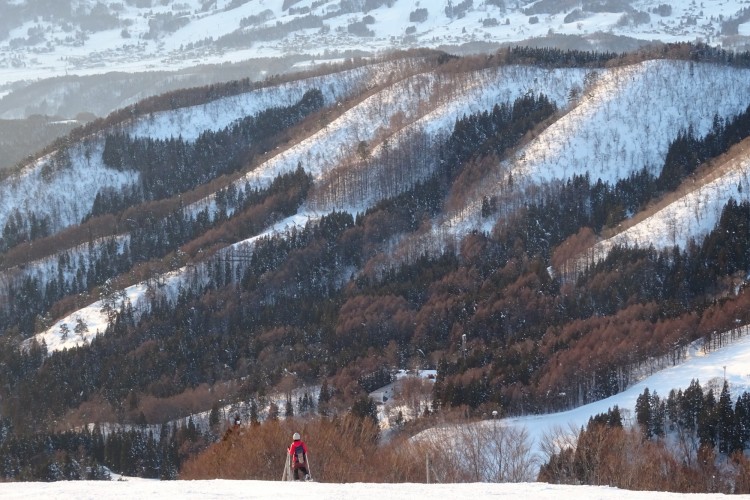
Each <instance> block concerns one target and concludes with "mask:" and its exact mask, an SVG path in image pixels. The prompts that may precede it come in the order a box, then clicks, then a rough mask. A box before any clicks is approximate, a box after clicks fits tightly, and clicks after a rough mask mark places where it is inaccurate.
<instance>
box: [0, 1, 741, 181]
mask: <svg viewBox="0 0 750 500" xmlns="http://www.w3.org/2000/svg"><path fill="white" fill-rule="evenodd" d="M747 17H748V14H747V12H746V10H745V7H744V4H743V3H742V2H740V1H739V0H729V1H726V2H719V1H718V0H709V1H704V2H701V3H700V5H698V4H696V3H695V2H690V1H688V0H681V1H678V2H670V3H662V2H659V1H658V0H656V1H632V0H619V1H612V2H606V3H604V2H592V1H584V2H565V1H562V0H560V1H550V0H541V1H537V2H529V1H517V2H511V1H505V0H463V1H460V2H459V1H442V0H441V1H438V2H429V3H428V2H420V1H419V0H299V1H290V0H264V1H248V0H212V1H207V0H184V1H179V0H126V1H124V2H113V3H104V2H97V1H94V0H83V1H75V2H73V1H70V0H64V1H55V2H49V1H44V0H20V1H15V0H14V1H11V0H3V1H0V119H23V118H27V117H29V116H31V115H36V114H38V115H48V116H59V117H62V118H65V119H75V118H76V116H77V115H78V114H79V113H92V114H94V115H96V116H99V117H103V116H106V115H107V114H109V113H110V112H111V111H113V110H115V109H118V108H121V107H123V106H127V105H129V104H132V103H134V102H136V101H138V100H139V99H142V98H145V97H148V96H152V95H157V94H161V93H164V92H168V91H171V90H174V89H178V88H185V87H195V86H202V85H208V84H212V83H217V82H225V81H230V80H234V79H241V78H250V79H253V80H259V79H262V78H264V77H266V76H268V75H273V74H278V73H285V72H288V71H290V70H293V69H294V68H295V67H298V65H300V64H302V65H309V64H316V63H320V62H325V61H335V60H340V59H341V58H345V57H358V56H368V55H373V54H376V53H379V52H382V51H387V50H393V49H401V50H402V49H409V48H416V47H433V48H442V49H445V50H448V51H451V52H455V53H473V52H474V53H475V52H490V51H493V50H495V49H496V48H498V47H500V46H502V45H505V44H513V43H524V44H527V45H531V46H537V47H539V46H542V47H544V46H549V47H557V48H562V49H577V50H597V49H598V50H609V51H618V52H621V51H631V50H635V49H637V48H638V47H641V46H643V45H644V44H647V43H653V42H674V41H690V42H695V41H703V42H706V43H709V44H712V45H716V46H721V47H725V48H729V49H743V48H744V47H745V46H746V44H747V40H748V38H747V37H746V36H745V31H746V29H745V28H744V26H745V21H747ZM243 61H244V62H243ZM230 62H241V63H240V64H231V65H230V64H227V63H230ZM115 72H116V73H115ZM22 126H25V125H22ZM66 131H67V127H63V128H61V127H53V128H50V127H46V128H45V129H44V131H43V132H42V131H35V132H34V134H33V135H34V136H35V138H39V137H40V136H42V135H43V136H44V137H46V138H48V139H49V140H47V139H45V140H41V141H40V140H33V141H22V142H21V143H18V142H14V144H13V147H12V148H11V149H9V148H8V146H6V145H3V144H0V156H2V157H3V160H2V164H0V166H8V165H12V164H14V163H15V162H16V161H17V160H18V159H20V158H23V157H25V156H27V155H29V154H32V153H33V152H34V150H35V149H38V148H41V147H43V146H45V145H46V144H48V143H49V142H50V141H51V140H52V139H54V138H55V137H58V136H59V135H61V134H63V133H65V132H66ZM0 142H7V141H0Z"/></svg>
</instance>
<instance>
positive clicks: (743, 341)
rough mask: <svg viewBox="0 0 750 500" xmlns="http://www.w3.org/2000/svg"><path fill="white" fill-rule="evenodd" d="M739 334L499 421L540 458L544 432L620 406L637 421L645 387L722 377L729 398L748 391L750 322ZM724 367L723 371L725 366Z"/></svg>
mask: <svg viewBox="0 0 750 500" xmlns="http://www.w3.org/2000/svg"><path fill="white" fill-rule="evenodd" d="M738 331H741V334H742V335H743V336H742V337H741V338H740V339H739V340H737V341H735V342H734V343H730V344H728V345H726V346H725V347H722V348H721V349H717V350H715V351H712V352H710V353H708V354H706V353H705V352H704V351H703V349H702V341H696V342H695V343H693V344H692V345H691V346H690V349H689V351H688V354H687V357H686V360H685V361H684V362H683V363H681V364H678V365H676V366H671V367H669V368H666V369H663V370H660V371H657V372H655V373H654V374H653V375H651V376H648V377H645V378H643V379H642V380H641V381H639V382H637V383H635V384H633V385H632V386H630V387H629V388H628V389H626V390H625V391H623V392H621V393H619V394H616V395H614V396H610V397H608V398H606V399H602V400H600V401H596V402H594V403H590V404H587V405H583V406H579V407H578V408H575V409H573V410H569V411H564V412H559V413H549V414H542V415H528V416H522V417H509V418H505V419H500V420H498V422H497V423H498V425H503V426H507V427H514V428H518V429H525V430H526V431H527V433H528V437H529V444H530V445H531V450H532V453H533V454H535V455H536V456H537V457H538V458H539V459H540V460H544V459H545V458H546V457H544V456H543V454H542V446H541V444H542V442H543V440H544V439H545V436H554V435H556V434H559V433H560V432H562V434H570V433H572V432H573V430H577V429H580V428H581V427H585V426H586V424H587V423H588V421H589V418H591V417H593V416H594V415H597V414H600V413H606V412H607V410H609V409H611V408H613V407H614V406H615V405H616V406H618V407H619V408H620V410H621V412H622V415H623V419H624V423H626V424H630V425H633V424H635V418H634V409H635V402H636V399H637V398H638V396H639V395H640V394H642V393H643V391H644V389H646V388H648V389H649V392H651V394H658V395H659V396H661V397H663V398H666V397H667V396H668V395H669V391H671V390H672V389H675V390H677V389H682V390H685V389H686V388H687V387H688V386H689V385H690V382H691V381H692V380H697V381H698V382H700V384H701V386H703V387H712V388H713V389H714V392H716V393H718V392H720V391H721V387H722V384H723V380H724V376H725V374H726V379H727V381H728V382H729V389H730V392H731V394H732V397H733V398H737V397H739V395H740V394H742V393H743V392H746V391H750V326H747V325H746V326H742V327H738ZM725 369H726V371H725ZM494 424H495V422H492V421H484V422H481V423H479V424H470V425H480V426H491V425H494ZM455 430H456V429H455V428H453V429H452V428H450V427H448V428H436V429H429V430H426V431H423V432H422V433H420V434H418V435H417V436H416V439H434V438H435V434H436V433H437V436H438V437H439V436H443V438H448V437H450V436H451V434H452V433H453V432H455Z"/></svg>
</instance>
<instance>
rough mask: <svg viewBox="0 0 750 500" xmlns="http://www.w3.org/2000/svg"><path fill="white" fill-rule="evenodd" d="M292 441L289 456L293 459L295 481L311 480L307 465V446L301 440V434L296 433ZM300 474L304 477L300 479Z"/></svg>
mask: <svg viewBox="0 0 750 500" xmlns="http://www.w3.org/2000/svg"><path fill="white" fill-rule="evenodd" d="M292 439H293V440H294V441H293V442H292V444H291V445H289V456H290V457H291V467H292V472H293V473H294V480H295V481H298V480H300V479H310V468H309V467H308V464H307V445H306V444H305V442H304V441H302V439H300V435H299V432H295V433H294V435H293V436H292ZM300 474H301V475H302V477H300Z"/></svg>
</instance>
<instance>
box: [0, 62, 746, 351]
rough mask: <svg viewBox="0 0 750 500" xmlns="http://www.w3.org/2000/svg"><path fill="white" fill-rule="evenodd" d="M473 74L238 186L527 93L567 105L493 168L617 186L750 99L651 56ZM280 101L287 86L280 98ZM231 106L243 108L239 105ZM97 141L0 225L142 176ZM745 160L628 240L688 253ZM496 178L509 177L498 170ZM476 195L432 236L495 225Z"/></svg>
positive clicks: (20, 182)
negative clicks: (111, 164)
mask: <svg viewBox="0 0 750 500" xmlns="http://www.w3.org/2000/svg"><path fill="white" fill-rule="evenodd" d="M384 64H386V65H387V63H384ZM385 73H387V71H385V68H384V67H382V66H377V65H376V66H374V67H373V68H369V69H356V70H350V71H347V72H344V73H343V74H342V75H341V76H342V77H341V79H340V80H338V79H337V78H336V75H333V76H325V77H321V78H320V79H317V80H316V79H312V80H305V81H302V82H299V83H297V82H295V83H293V84H285V88H286V89H287V90H290V92H291V93H292V94H293V95H295V96H296V95H301V93H302V92H303V91H304V89H306V88H309V87H310V86H315V85H320V84H322V87H324V88H327V89H328V90H326V92H328V95H329V98H331V99H336V98H337V96H342V95H345V94H347V93H348V92H350V91H352V90H353V87H357V86H360V85H367V84H368V83H369V82H370V81H373V82H374V81H378V80H379V79H382V78H385V76H383V75H384V74H385ZM466 76H467V78H466V80H465V81H464V82H465V83H464V84H463V85H458V86H451V85H449V86H448V87H446V86H445V83H446V77H445V76H443V77H442V78H443V80H442V81H443V86H442V87H440V85H438V84H437V83H436V82H437V77H436V75H435V74H434V73H431V72H428V73H420V74H416V75H414V76H410V77H407V78H405V79H402V80H400V81H396V82H393V83H391V84H389V85H386V86H385V87H384V88H383V89H382V90H379V91H378V92H376V93H374V94H373V95H371V96H369V97H366V98H365V99H363V100H362V101H361V102H359V103H357V104H355V105H354V106H353V107H351V108H350V109H348V110H346V111H344V112H343V114H341V116H339V117H337V118H335V119H334V120H333V121H332V122H331V123H329V124H328V125H327V126H325V127H323V128H322V129H320V130H319V131H318V132H316V133H314V134H312V135H311V136H310V137H308V138H306V139H303V140H302V141H301V142H299V143H296V144H293V145H292V146H289V147H288V148H287V149H279V150H277V152H275V154H272V155H271V156H269V159H268V160H267V161H266V162H265V163H263V164H261V165H260V166H259V167H257V168H256V169H254V170H253V171H251V172H249V173H248V174H246V175H245V176H244V177H242V178H240V179H239V180H238V181H236V185H237V187H238V189H244V185H245V183H246V182H249V183H250V185H251V186H253V187H263V186H265V185H267V184H268V183H270V182H271V181H272V180H273V178H275V177H276V176H278V175H279V174H282V173H286V172H290V171H293V170H294V169H296V168H297V166H298V165H299V164H301V165H302V166H303V168H305V170H306V171H307V172H309V173H311V174H312V175H313V176H314V178H315V180H316V182H322V181H324V180H325V178H326V176H327V175H331V173H332V172H334V171H335V169H336V168H337V167H338V166H339V165H342V164H345V163H346V162H347V161H350V159H351V157H352V156H354V155H356V145H357V144H359V142H360V141H366V142H371V145H372V146H373V150H372V151H373V155H374V156H377V155H378V154H379V151H380V149H379V147H380V141H382V140H383V137H382V133H380V132H379V131H380V130H383V129H385V127H387V126H388V125H389V122H390V120H391V117H392V116H394V115H396V114H401V115H402V116H403V117H404V121H405V123H406V124H407V125H406V127H405V128H404V129H402V130H401V131H396V132H395V135H394V136H391V139H393V138H394V137H398V135H399V134H401V133H405V130H407V129H409V128H421V129H422V130H424V131H426V132H427V133H428V134H430V135H432V136H436V135H439V134H447V133H449V132H450V131H451V130H452V127H453V124H454V123H455V120H456V119H457V118H460V117H462V116H464V115H466V114H469V113H474V112H477V111H482V110H489V109H490V108H491V107H492V106H493V105H495V104H500V103H505V102H512V101H513V100H514V99H515V98H517V97H519V96H521V95H524V94H526V93H528V92H532V93H535V94H537V93H544V94H545V95H548V96H549V97H550V99H552V100H553V101H554V102H555V103H557V104H558V106H559V107H560V108H561V110H562V112H561V116H560V118H559V119H557V120H556V121H555V122H554V123H553V124H552V125H551V126H550V127H548V128H547V129H545V130H543V131H542V132H541V133H540V134H539V135H538V136H537V137H536V138H534V139H533V140H531V141H530V142H529V143H528V144H527V145H526V146H525V147H524V148H522V150H521V151H520V152H519V153H518V155H517V156H516V157H515V158H513V159H511V160H510V161H506V162H503V163H502V164H500V165H498V167H497V171H498V172H501V173H502V172H507V171H512V172H513V174H514V178H515V179H516V183H517V184H521V183H523V182H525V183H526V184H530V183H538V182H543V181H548V180H564V179H567V178H569V177H570V176H571V175H573V174H584V173H586V172H589V175H590V176H591V177H592V180H593V179H596V178H598V177H602V178H603V179H605V180H607V181H609V182H613V181H616V180H617V179H620V178H623V177H625V176H627V175H628V174H629V173H630V172H631V171H632V170H634V169H636V168H640V167H642V166H644V165H645V166H649V167H651V168H654V169H655V168H660V166H661V163H663V159H664V157H665V155H666V151H667V147H668V145H669V142H670V141H671V140H673V139H674V138H675V137H676V136H677V134H678V133H679V132H680V131H681V130H685V129H686V128H687V127H688V126H692V127H693V129H694V131H695V133H696V135H701V134H705V133H706V132H707V131H708V130H709V128H710V126H711V124H712V121H713V117H714V116H715V115H718V116H720V117H722V118H729V117H732V116H734V115H736V114H738V113H739V112H741V111H744V110H745V108H746V107H747V106H748V104H750V70H741V69H734V68H728V67H719V66H715V65H712V64H696V63H690V62H680V61H663V60H655V61H647V62H644V63H639V64H635V65H632V66H627V67H624V68H618V69H612V70H597V71H596V75H594V74H592V73H591V72H589V71H586V70H581V69H556V70H547V69H541V68H536V67H526V66H510V67H500V68H496V69H492V70H484V71H479V72H475V73H472V74H469V75H466ZM587 82H588V83H587ZM446 89H449V90H446ZM571 89H580V90H581V91H580V92H579V95H580V97H579V98H578V101H577V103H574V104H573V106H572V108H570V109H568V107H567V106H568V95H569V93H570V92H571ZM284 94H285V93H284V92H280V93H279V94H278V95H284ZM276 95H277V91H276V90H274V89H261V90H259V91H254V92H250V93H248V94H245V95H242V96H237V97H233V98H226V99H220V100H218V101H215V102H212V103H209V104H206V105H203V106H197V107H195V108H186V109H182V110H176V111H172V112H168V113H167V112H165V113H161V114H155V115H154V116H153V117H148V118H143V119H141V120H139V121H137V122H136V123H134V124H132V125H131V127H132V128H131V130H133V133H138V134H140V133H144V134H145V133H148V134H154V135H155V136H158V137H168V136H173V135H175V134H178V133H183V132H184V134H185V135H184V137H185V136H187V137H195V136H196V135H197V133H199V132H200V131H201V130H206V129H215V128H217V127H220V126H224V125H222V124H224V123H227V121H226V120H227V119H226V118H225V117H224V115H225V114H226V115H229V116H231V117H233V118H236V117H238V116H240V115H242V114H244V113H246V112H250V111H251V110H253V109H254V110H259V109H263V108H264V107H267V106H270V105H273V102H274V99H275V98H276ZM436 95H439V96H440V97H438V102H437V103H433V104H436V105H434V106H432V107H430V108H427V111H426V112H421V111H420V108H421V107H420V105H419V104H420V103H426V102H428V101H430V100H433V99H435V96H436ZM235 108H236V109H239V110H240V111H234V110H235ZM101 147H102V146H101V142H100V141H99V142H97V141H90V142H89V145H88V147H86V146H78V147H75V148H73V149H72V150H71V152H70V157H71V164H72V167H71V168H70V169H57V170H53V174H52V175H49V174H46V173H45V167H46V166H48V164H49V162H50V158H44V159H42V160H40V161H39V162H37V163H36V164H35V165H33V166H30V167H28V168H27V169H26V170H24V171H23V172H22V173H21V174H20V175H18V176H17V177H13V178H12V182H10V183H6V184H4V185H0V226H2V225H3V224H4V223H5V221H6V220H7V218H8V217H9V216H10V214H11V213H12V211H13V210H14V209H16V208H19V209H21V210H22V211H23V210H28V211H33V212H35V213H37V214H48V215H50V216H52V217H54V219H53V225H55V226H57V227H65V226H67V225H69V224H73V223H76V222H77V221H79V220H80V218H81V217H82V216H83V215H84V214H85V213H86V212H87V211H88V210H89V209H90V206H91V204H92V203H93V199H94V196H95V194H96V192H97V191H98V190H99V189H101V187H104V186H112V185H114V186H118V185H123V184H127V183H129V182H133V180H134V178H133V174H127V173H121V172H116V171H113V170H111V169H108V168H106V167H105V166H104V165H103V163H102V161H101V150H102V149H101ZM748 165H750V161H748V160H738V161H737V162H736V166H735V167H733V168H725V169H723V170H722V174H721V175H718V177H717V178H716V180H714V181H713V182H712V183H708V184H706V186H704V187H703V188H701V189H700V190H699V191H696V192H695V193H693V194H691V195H690V196H686V197H685V198H684V199H682V200H680V202H679V203H676V204H673V205H672V206H670V207H669V208H668V210H666V211H665V212H664V213H663V214H660V215H659V217H655V218H653V219H652V221H651V225H650V226H640V227H638V226H637V227H636V228H632V230H631V231H630V232H629V233H627V234H625V235H622V236H620V238H621V239H624V241H627V242H629V243H638V244H642V245H643V244H647V243H652V244H655V245H659V244H664V243H669V244H674V243H677V244H681V245H684V243H685V242H686V241H687V238H688V237H691V236H695V235H696V234H699V233H700V232H701V231H702V232H704V233H705V232H706V231H708V230H710V229H711V228H712V227H713V224H715V222H716V220H717V217H718V214H719V213H720V211H721V208H722V207H723V205H724V203H725V202H726V200H727V199H728V197H729V196H735V198H737V197H738V195H739V194H740V193H739V190H738V189H737V186H738V184H742V183H744V185H745V189H743V190H742V193H743V195H745V196H746V195H747V194H748V193H750V182H748V179H746V178H745V177H746V171H747V167H748ZM492 175H493V174H490V178H491V176H492ZM497 177H498V178H499V179H502V178H503V175H501V174H500V175H497ZM500 182H502V180H498V181H497V182H484V183H482V186H481V189H485V190H486V191H485V192H484V193H481V194H493V192H494V190H497V189H499V188H498V185H499V183H500ZM375 195H376V196H377V193H376V194H375ZM481 198H482V197H481V196H473V197H467V199H470V200H473V201H471V202H469V203H470V204H469V205H468V206H467V207H464V208H463V209H462V210H459V211H458V212H457V213H455V214H448V215H449V216H448V217H447V218H446V220H445V221H444V222H442V223H438V225H436V227H435V228H434V234H443V235H444V234H453V235H454V236H461V235H463V234H466V233H467V232H469V231H471V230H473V229H481V230H487V229H489V228H490V227H491V225H492V223H493V221H492V219H489V220H488V219H482V218H481V217H480V216H479V202H478V200H481ZM39 199H44V200H45V203H43V204H38V203H37V200H39ZM374 201H377V200H375V199H363V200H361V201H360V205H358V206H346V207H342V206H337V205H336V204H335V202H333V203H332V204H331V206H327V207H325V206H324V207H320V206H318V207H315V210H310V209H307V208H304V207H303V209H302V210H300V212H299V213H298V214H297V215H296V216H295V217H293V218H291V219H289V220H285V221H281V222H280V223H279V224H277V225H276V226H275V227H274V228H269V231H268V233H265V234H271V233H275V232H279V231H285V230H287V229H288V228H289V227H292V226H299V225H304V222H306V220H307V219H316V218H318V217H320V215H321V214H323V213H325V212H326V211H330V210H333V209H338V210H342V209H348V210H350V211H351V212H353V213H355V212H357V211H361V210H364V209H366V208H367V207H368V206H370V205H371V204H372V203H373V202H374ZM212 202H213V196H209V197H208V198H206V199H204V200H202V201H199V202H197V203H195V204H194V205H193V206H191V207H189V209H190V210H194V211H198V210H201V209H202V208H203V207H205V206H206V205H208V206H211V205H212ZM472 203H473V204H472ZM674 221H678V222H679V224H677V223H675V222H674ZM441 224H442V225H441ZM659 224H660V225H659ZM683 226H684V228H683ZM123 238H124V237H123ZM254 240H255V238H253V239H250V240H248V241H245V242H238V243H236V244H235V245H234V247H233V250H237V249H238V248H242V250H243V251H251V248H252V245H253V242H254ZM613 241H621V240H613ZM611 244H612V243H603V244H602V245H604V246H602V252H603V251H605V250H606V248H607V247H606V245H611ZM230 251H231V250H230ZM45 262H46V264H45ZM45 262H42V263H40V264H39V266H46V269H48V271H46V272H50V271H51V270H52V269H51V267H52V266H51V264H52V265H54V259H47V260H46V261H45ZM37 268H38V266H36V265H31V266H27V271H25V272H26V273H31V272H32V270H33V269H37ZM187 271H188V270H187V269H183V270H177V271H175V272H174V273H173V274H172V275H170V276H168V277H165V278H162V279H160V280H159V281H161V282H162V285H164V283H170V284H171V285H170V287H168V288H167V290H172V292H171V293H170V298H174V296H175V295H176V290H177V289H178V287H179V286H180V283H184V282H185V281H184V280H187V279H203V278H202V276H201V274H200V273H198V272H196V270H195V268H193V269H190V270H189V271H190V273H187ZM16 272H17V271H16ZM42 274H43V272H42ZM153 290H154V287H153V286H152V287H148V286H146V285H143V284H139V285H135V286H133V287H130V288H129V289H128V290H126V291H125V295H126V296H128V297H129V299H130V301H131V303H132V304H133V306H134V307H135V308H136V310H138V309H139V307H142V305H143V304H145V303H146V301H145V300H143V298H144V296H145V294H146V293H147V292H150V293H151V292H153ZM120 304H121V302H119V303H118V306H119V305H120ZM101 306H102V304H101V303H95V304H92V305H90V306H88V307H86V308H84V309H82V310H80V311H76V312H74V313H73V314H71V315H69V316H68V317H66V318H59V319H58V320H57V323H55V324H54V325H53V326H52V327H51V328H50V329H48V330H47V331H46V332H44V333H43V334H40V336H38V337H37V338H38V340H41V339H42V338H44V340H45V342H46V343H47V346H48V348H49V349H50V350H51V351H52V350H56V349H62V348H64V347H72V345H74V343H75V342H77V341H79V340H83V339H84V338H88V337H87V336H86V335H94V334H95V333H96V332H97V330H98V331H99V332H103V331H104V325H105V323H103V321H104V319H103V317H104V316H103V313H102V312H101V309H102V307H101ZM77 318H82V320H83V321H84V322H85V324H86V325H87V326H88V327H89V332H88V333H87V334H86V335H84V336H79V337H78V338H77V339H76V338H73V337H74V336H69V337H68V339H66V340H65V341H60V338H59V332H60V330H59V328H60V325H61V324H63V323H66V324H67V325H68V327H69V329H70V331H72V329H73V326H74V325H75V324H76V322H77ZM55 332H57V333H55ZM89 340H90V339H89Z"/></svg>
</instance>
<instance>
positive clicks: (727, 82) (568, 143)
mask: <svg viewBox="0 0 750 500" xmlns="http://www.w3.org/2000/svg"><path fill="white" fill-rule="evenodd" d="M585 79H586V82H587V84H586V86H585V87H584V88H583V89H582V91H581V93H580V96H579V97H578V98H577V99H578V102H577V105H576V106H574V107H573V108H572V109H571V110H570V112H568V113H567V114H565V115H564V116H562V117H561V118H560V119H558V120H557V121H556V122H554V123H553V124H552V125H550V126H549V127H548V128H547V129H545V130H543V131H542V132H541V133H540V134H539V135H538V136H537V137H535V138H534V139H533V140H531V141H530V142H529V143H528V144H526V145H525V146H524V147H521V148H520V149H519V151H518V152H517V153H516V154H514V155H513V156H512V157H511V158H510V159H508V160H504V161H502V162H501V163H500V165H498V167H497V169H496V170H495V171H494V172H491V173H490V174H488V176H487V179H485V181H484V182H482V183H481V184H480V185H478V186H477V187H476V190H477V192H476V194H475V195H474V196H467V197H466V198H467V199H468V200H469V201H468V203H467V205H466V206H465V207H462V208H461V209H460V210H457V211H455V212H454V213H449V214H445V218H444V219H443V220H440V221H437V222H436V224H435V227H434V229H433V236H435V235H439V237H440V238H442V239H445V238H457V237H461V236H462V235H465V234H467V233H468V232H470V231H472V230H475V229H480V230H485V231H489V230H490V229H491V228H492V226H493V225H494V223H495V220H494V219H492V218H483V217H481V213H480V212H481V200H482V197H483V196H488V197H489V196H493V195H496V194H500V193H503V192H504V191H506V190H507V186H506V183H507V179H508V175H512V177H513V181H514V184H515V189H516V190H518V191H519V192H520V190H522V189H523V188H526V187H529V186H531V185H536V184H539V183H544V182H549V181H556V180H566V179H569V178H571V177H572V176H574V175H585V174H587V173H588V174H589V176H590V177H591V179H592V181H596V180H597V179H602V180H603V181H605V182H610V183H614V182H616V181H617V180H619V179H622V178H625V177H627V176H628V175H629V174H630V173H631V172H633V171H637V170H640V169H641V168H643V167H646V168H648V169H649V170H650V171H651V172H653V173H655V174H656V175H658V173H659V172H660V171H661V168H662V166H663V163H664V159H665V157H666V154H667V150H668V148H669V144H670V143H671V141H673V140H674V139H675V138H676V137H677V135H678V134H679V133H680V132H681V131H684V130H687V129H688V128H689V127H692V129H693V131H694V133H695V134H696V135H697V136H702V135H705V134H706V133H707V132H708V131H709V130H710V128H711V126H712V124H713V119H714V117H715V116H718V117H720V118H730V117H733V116H736V115H737V114H739V113H741V112H743V111H745V109H746V108H747V107H748V105H750V70H747V69H736V68H728V67H724V66H716V65H713V64H701V63H692V62H685V61H669V60H653V61H646V62H643V63H639V64H635V65H631V66H627V67H623V68H616V69H612V70H595V71H592V72H590V73H588V74H587V76H586V78H585ZM735 186H736V183H735ZM735 191H736V190H735ZM706 192H707V191H704V192H703V194H704V197H705V194H706ZM717 203H721V200H718V202H717ZM712 210H714V211H715V210H716V209H715V208H712ZM718 210H719V213H720V210H721V209H720V208H719V209H718ZM701 213H702V215H701V217H702V216H703V215H705V211H702V212H701ZM692 217H693V219H695V217H696V216H695V215H693V216H692ZM659 235H661V233H654V234H653V235H652V236H654V237H657V238H661V237H662V236H659ZM431 238H432V237H430V236H428V237H426V238H422V239H423V240H424V241H422V242H421V243H419V244H420V245H422V246H424V247H425V248H428V247H430V246H433V245H434V242H433V241H431Z"/></svg>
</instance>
